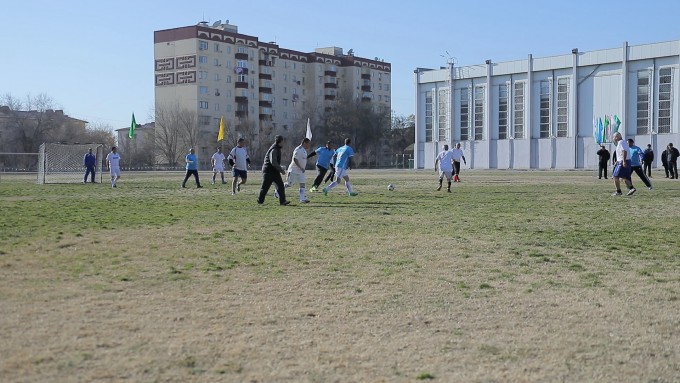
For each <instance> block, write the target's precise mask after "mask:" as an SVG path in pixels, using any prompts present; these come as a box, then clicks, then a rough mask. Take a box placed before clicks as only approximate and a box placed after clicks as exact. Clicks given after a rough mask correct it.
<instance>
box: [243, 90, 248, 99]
mask: <svg viewBox="0 0 680 383" xmlns="http://www.w3.org/2000/svg"><path fill="white" fill-rule="evenodd" d="M241 97H248V91H247V90H246V89H241Z"/></svg>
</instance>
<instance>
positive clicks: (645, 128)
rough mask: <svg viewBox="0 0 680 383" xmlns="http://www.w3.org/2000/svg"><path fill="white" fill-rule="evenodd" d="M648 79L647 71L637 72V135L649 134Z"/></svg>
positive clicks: (649, 74) (648, 72)
mask: <svg viewBox="0 0 680 383" xmlns="http://www.w3.org/2000/svg"><path fill="white" fill-rule="evenodd" d="M650 77H651V72H650V71H649V70H641V71H638V72H637V134H648V133H649V109H650V108H649V105H650V102H649V96H650V93H651V92H650V81H649V79H650Z"/></svg>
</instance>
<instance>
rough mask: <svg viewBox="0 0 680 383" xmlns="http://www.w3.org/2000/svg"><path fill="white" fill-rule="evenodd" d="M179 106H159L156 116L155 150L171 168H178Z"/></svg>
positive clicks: (155, 112)
mask: <svg viewBox="0 0 680 383" xmlns="http://www.w3.org/2000/svg"><path fill="white" fill-rule="evenodd" d="M178 109H179V106H178V105H175V106H174V107H173V106H172V105H157V106H156V109H155V110H154V114H155V116H154V117H155V122H156V128H155V137H154V141H155V149H156V150H157V151H158V152H159V153H160V154H161V157H163V158H164V159H165V161H166V163H167V164H168V165H169V166H176V165H177V161H178V159H179V154H180V152H179V144H180V131H181V126H180V123H179V121H178V120H177V118H176V110H178Z"/></svg>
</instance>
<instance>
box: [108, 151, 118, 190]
mask: <svg viewBox="0 0 680 383" xmlns="http://www.w3.org/2000/svg"><path fill="white" fill-rule="evenodd" d="M106 164H107V166H108V167H109V174H111V187H112V188H115V187H117V186H116V182H117V181H118V180H119V179H120V154H118V148H116V147H115V146H112V147H111V153H109V154H107V155H106Z"/></svg>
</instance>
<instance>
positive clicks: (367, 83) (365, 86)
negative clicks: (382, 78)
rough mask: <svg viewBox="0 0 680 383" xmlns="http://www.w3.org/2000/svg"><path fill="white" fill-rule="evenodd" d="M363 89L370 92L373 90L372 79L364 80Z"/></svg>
mask: <svg viewBox="0 0 680 383" xmlns="http://www.w3.org/2000/svg"><path fill="white" fill-rule="evenodd" d="M361 90H363V91H364V92H370V91H371V81H370V80H364V81H363V82H362V83H361Z"/></svg>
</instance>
